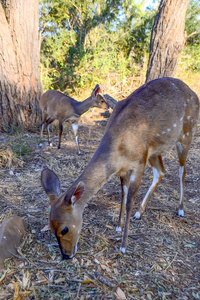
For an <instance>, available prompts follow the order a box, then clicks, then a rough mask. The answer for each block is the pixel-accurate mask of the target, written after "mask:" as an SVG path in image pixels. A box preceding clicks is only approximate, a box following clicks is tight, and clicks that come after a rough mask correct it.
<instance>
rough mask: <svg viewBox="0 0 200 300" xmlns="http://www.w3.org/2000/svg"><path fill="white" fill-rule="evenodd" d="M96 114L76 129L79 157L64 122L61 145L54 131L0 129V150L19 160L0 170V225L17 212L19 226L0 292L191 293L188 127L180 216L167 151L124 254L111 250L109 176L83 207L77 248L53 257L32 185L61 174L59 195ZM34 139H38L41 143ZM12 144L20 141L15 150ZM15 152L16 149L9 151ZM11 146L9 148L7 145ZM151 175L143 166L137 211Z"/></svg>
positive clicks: (199, 269)
mask: <svg viewBox="0 0 200 300" xmlns="http://www.w3.org/2000/svg"><path fill="white" fill-rule="evenodd" d="M106 122H107V121H106V120H105V119H102V118H101V119H98V118H97V117H96V118H95V119H93V120H91V118H90V117H89V115H88V116H87V119H85V120H84V118H83V119H82V122H80V126H79V137H80V138H79V140H80V146H81V150H82V152H83V155H82V156H78V155H77V147H76V143H75V140H74V136H73V133H72V131H71V126H70V125H69V124H65V126H64V134H63V138H62V149H61V150H57V142H58V130H57V127H55V129H54V130H53V132H52V137H53V147H49V146H48V143H47V136H44V138H43V139H42V140H41V139H40V136H39V132H37V133H30V132H25V133H18V134H17V135H12V136H11V135H10V136H8V135H4V134H2V135H0V145H1V147H0V148H3V147H4V149H5V147H7V148H9V147H10V148H11V149H14V150H15V151H17V153H18V158H17V159H16V160H14V159H13V160H12V158H11V159H10V160H9V162H8V163H7V166H8V167H6V164H5V166H4V165H3V164H2V166H1V168H0V208H1V215H0V222H1V221H2V220H3V219H4V218H6V217H7V216H9V215H14V214H17V215H19V216H21V217H23V218H24V219H25V221H26V223H27V224H28V230H27V235H26V237H25V239H24V241H23V243H22V245H21V247H20V248H19V249H18V255H17V256H15V257H13V258H12V259H9V260H6V261H5V267H4V270H3V271H2V272H1V274H0V299H56V300H57V299H81V300H84V299H147V300H151V299H152V300H155V299H173V300H174V299H180V300H186V299H188V300H191V299H200V226H199V223H200V217H199V216H200V193H199V190H200V172H199V169H200V131H199V128H198V130H197V131H196V134H195V137H194V139H193V143H192V147H191V150H190V152H189V155H188V159H187V175H186V181H185V216H184V217H183V218H180V217H178V216H177V208H178V204H179V175H178V174H179V173H178V167H179V166H178V161H177V154H176V151H175V149H172V151H171V152H170V153H169V154H168V155H167V156H166V157H165V158H164V165H165V168H166V171H167V172H166V175H165V177H164V178H163V180H162V181H161V183H160V185H159V187H158V188H157V190H156V192H155V193H154V195H153V197H152V199H151V201H150V203H149V206H148V207H147V210H146V212H145V213H144V215H143V216H142V218H141V220H138V221H136V220H133V218H132V219H131V224H130V232H129V245H128V248H127V252H126V254H125V255H122V254H121V253H120V252H119V251H118V249H119V247H120V243H121V234H119V233H117V232H115V227H116V225H117V220H118V215H119V209H120V199H121V188H120V181H119V178H112V179H111V180H110V181H109V182H107V183H106V184H105V186H104V187H103V188H102V189H101V190H100V191H99V192H98V193H97V195H95V196H94V197H93V198H92V200H91V201H90V202H89V203H88V206H87V207H86V209H85V211H84V218H83V229H82V235H81V238H80V240H79V244H78V252H77V254H76V256H75V258H73V259H72V260H62V259H61V254H60V250H59V247H58V244H57V241H56V239H55V237H54V235H53V234H51V233H50V231H49V229H48V215H49V203H48V198H47V196H46V194H45V192H44V191H43V189H42V187H41V183H40V175H41V171H42V169H43V168H44V167H45V166H48V167H49V168H51V169H53V170H54V171H55V172H56V174H57V175H58V176H59V178H60V181H61V188H62V192H64V191H65V190H66V189H67V187H68V186H69V185H70V184H71V183H73V181H74V180H75V179H76V178H77V177H78V176H79V175H80V173H81V172H82V170H83V169H84V168H85V166H86V165H87V163H88V162H89V160H90V159H91V157H92V155H93V153H94V152H95V150H96V149H97V147H98V144H99V142H100V140H101V138H102V136H103V133H104V130H105V126H106ZM40 143H42V146H40ZM20 147H21V148H20ZM16 149H17V150H16ZM14 150H13V151H14ZM151 181H152V172H151V170H150V168H148V167H147V169H146V171H145V173H144V176H143V181H142V184H141V187H140V190H139V193H138V197H137V203H136V204H135V208H134V211H133V214H132V216H133V215H134V212H135V211H136V209H137V207H138V205H139V203H140V202H141V200H142V198H143V197H144V195H145V193H146V192H147V189H148V187H149V186H150V184H151Z"/></svg>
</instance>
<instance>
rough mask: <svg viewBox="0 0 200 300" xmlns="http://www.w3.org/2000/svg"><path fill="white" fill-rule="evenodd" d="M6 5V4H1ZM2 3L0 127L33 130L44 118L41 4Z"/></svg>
mask: <svg viewBox="0 0 200 300" xmlns="http://www.w3.org/2000/svg"><path fill="white" fill-rule="evenodd" d="M1 3H2V4H1ZM1 3H0V123H1V129H2V130H4V131H9V130H10V129H11V128H12V127H14V126H21V127H26V128H30V127H33V126H35V125H38V124H39V122H40V118H41V112H40V107H39V98H40V95H41V92H42V87H41V82H40V69H39V63H40V54H39V34H38V27H39V3H38V0H4V1H1Z"/></svg>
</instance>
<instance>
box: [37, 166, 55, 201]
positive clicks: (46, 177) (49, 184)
mask: <svg viewBox="0 0 200 300" xmlns="http://www.w3.org/2000/svg"><path fill="white" fill-rule="evenodd" d="M41 184H42V187H43V189H44V190H45V192H46V194H47V196H48V197H49V200H50V203H51V205H52V204H54V203H55V202H56V201H57V200H58V197H59V196H60V181H59V179H58V176H57V175H56V174H55V173H54V172H53V171H52V170H50V169H49V168H45V169H44V170H43V171H42V173H41Z"/></svg>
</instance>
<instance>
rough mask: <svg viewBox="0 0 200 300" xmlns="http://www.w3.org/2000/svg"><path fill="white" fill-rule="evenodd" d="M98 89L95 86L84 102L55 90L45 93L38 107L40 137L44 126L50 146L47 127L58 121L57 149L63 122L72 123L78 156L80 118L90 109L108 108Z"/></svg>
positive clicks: (79, 151) (79, 152)
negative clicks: (40, 113)
mask: <svg viewBox="0 0 200 300" xmlns="http://www.w3.org/2000/svg"><path fill="white" fill-rule="evenodd" d="M99 92H100V87H99V85H98V84H97V85H96V86H95V88H94V90H93V91H92V94H91V96H90V97H89V98H87V99H86V100H84V101H82V102H79V101H76V100H75V99H73V98H71V97H69V96H67V95H64V94H63V93H61V92H59V91H55V90H49V91H47V92H45V93H44V94H43V95H42V97H41V99H40V106H41V109H42V128H41V137H42V136H43V130H44V125H45V124H46V126H47V132H48V142H49V144H50V145H51V140H50V131H49V126H50V124H51V123H52V122H53V121H54V120H58V121H59V143H58V149H60V145H61V136H62V132H63V123H64V122H65V121H71V122H72V129H73V131H74V135H75V141H76V144H77V147H78V154H81V150H80V147H79V142H78V135H77V133H78V121H79V119H80V116H81V115H82V114H84V113H85V112H86V111H87V110H89V109H90V108H91V107H99V108H108V105H107V103H106V101H105V99H104V97H103V96H102V95H100V94H99Z"/></svg>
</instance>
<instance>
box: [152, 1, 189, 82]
mask: <svg viewBox="0 0 200 300" xmlns="http://www.w3.org/2000/svg"><path fill="white" fill-rule="evenodd" d="M189 2H190V0H161V3H160V6H159V8H158V13H157V15H156V18H155V21H154V25H153V29H152V33H151V42H150V56H149V63H148V70H147V75H146V82H148V81H150V80H153V79H155V78H160V77H164V76H169V77H170V76H172V77H173V76H174V75H175V72H176V67H177V63H178V56H179V54H180V52H181V50H182V49H183V48H184V46H185V41H186V35H185V31H184V29H185V14H186V10H187V7H188V4H189Z"/></svg>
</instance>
